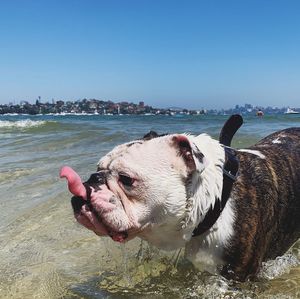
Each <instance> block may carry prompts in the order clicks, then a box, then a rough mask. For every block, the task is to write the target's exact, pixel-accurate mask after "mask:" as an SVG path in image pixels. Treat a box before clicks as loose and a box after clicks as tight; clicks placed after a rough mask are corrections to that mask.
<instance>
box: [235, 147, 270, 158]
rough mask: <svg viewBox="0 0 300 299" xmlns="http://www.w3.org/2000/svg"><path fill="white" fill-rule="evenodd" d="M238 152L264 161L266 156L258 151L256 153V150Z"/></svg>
mask: <svg viewBox="0 0 300 299" xmlns="http://www.w3.org/2000/svg"><path fill="white" fill-rule="evenodd" d="M239 152H243V153H249V154H252V155H255V156H257V157H259V158H261V159H266V156H265V155H264V154H262V153H261V152H260V151H257V150H250V149H240V150H239Z"/></svg>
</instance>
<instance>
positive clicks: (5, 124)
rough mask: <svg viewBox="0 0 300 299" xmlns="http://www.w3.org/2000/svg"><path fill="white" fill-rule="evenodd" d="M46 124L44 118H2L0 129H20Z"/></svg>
mask: <svg viewBox="0 0 300 299" xmlns="http://www.w3.org/2000/svg"><path fill="white" fill-rule="evenodd" d="M45 124H46V121H44V120H31V119H24V120H18V121H11V120H0V129H1V128H3V129H10V128H17V129H18V128H19V129H27V128H34V127H40V126H43V125H45Z"/></svg>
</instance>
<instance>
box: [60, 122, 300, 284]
mask: <svg viewBox="0 0 300 299" xmlns="http://www.w3.org/2000/svg"><path fill="white" fill-rule="evenodd" d="M97 173H98V175H95V174H93V177H92V178H91V179H90V180H88V181H87V182H85V183H81V181H80V178H79V177H78V175H77V174H76V173H75V172H74V171H73V170H71V169H70V168H64V169H63V171H62V175H63V176H65V177H66V178H67V179H68V183H69V189H70V191H71V192H72V193H73V194H74V197H73V199H72V204H73V207H74V214H75V217H76V219H77V220H78V221H79V222H80V223H81V224H82V225H84V226H85V227H87V228H88V229H90V230H92V231H94V232H95V233H96V234H97V235H99V236H110V237H111V238H112V239H113V240H115V241H118V242H125V241H128V240H130V239H132V238H134V237H140V238H142V239H145V240H147V241H148V242H150V243H152V244H154V245H156V246H158V247H160V248H163V249H167V250H172V249H176V248H180V247H185V252H186V257H187V258H189V259H190V260H191V261H192V262H193V263H194V264H195V265H196V266H197V267H201V268H205V269H207V270H209V271H220V272H221V273H222V274H223V275H224V276H225V277H229V278H233V279H237V280H245V279H248V278H252V277H254V276H255V275H256V274H257V272H258V270H259V268H260V265H261V263H262V262H263V261H265V260H267V259H273V258H275V257H276V256H278V255H282V254H283V253H284V252H286V251H287V250H288V249H289V248H290V247H291V246H292V245H293V243H294V242H295V241H297V239H298V238H299V232H300V128H290V129H286V130H283V131H280V132H277V133H274V134H272V135H270V136H268V137H266V138H264V139H263V140H261V141H260V142H258V143H257V144H256V145H254V146H252V147H250V148H248V149H240V150H234V149H231V148H228V147H225V146H223V145H222V144H220V143H219V142H218V141H216V140H214V139H212V138H211V137H210V136H208V135H206V134H201V135H199V136H192V135H187V134H171V135H158V134H156V133H155V134H154V133H153V132H152V134H147V135H146V137H145V138H142V139H140V140H136V141H132V142H129V143H126V144H122V145H119V146H117V147H115V148H114V149H113V150H112V151H111V152H109V153H108V154H107V155H105V156H104V157H103V158H101V159H100V161H99V163H98V168H97ZM99 178H101V179H99Z"/></svg>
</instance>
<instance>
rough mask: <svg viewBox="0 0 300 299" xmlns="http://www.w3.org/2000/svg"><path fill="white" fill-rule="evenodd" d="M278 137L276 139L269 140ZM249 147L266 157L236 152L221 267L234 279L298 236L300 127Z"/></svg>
mask: <svg viewBox="0 0 300 299" xmlns="http://www.w3.org/2000/svg"><path fill="white" fill-rule="evenodd" d="M277 138H279V140H280V143H274V142H272V141H274V140H276V139H277ZM250 149H251V150H256V151H260V152H261V153H262V154H263V155H264V156H265V159H262V158H261V157H258V156H256V155H253V154H249V153H245V152H238V158H239V161H240V168H239V176H238V180H237V182H236V183H235V184H234V187H233V191H232V193H231V198H232V200H233V203H234V207H235V210H236V211H235V215H236V221H235V225H234V232H235V234H234V236H233V237H232V239H231V242H230V245H229V246H228V247H227V248H226V249H225V253H224V259H225V261H226V262H227V265H226V266H225V267H224V268H223V271H222V274H223V275H225V276H227V277H229V278H235V279H238V280H245V279H247V278H251V277H254V276H255V274H256V273H257V271H258V269H259V267H260V265H261V263H262V261H265V260H267V259H274V258H275V257H277V256H280V255H282V254H284V253H285V252H286V251H287V250H288V249H289V247H290V246H291V245H292V244H293V243H294V242H296V241H297V239H298V238H299V237H300V128H290V129H286V130H283V131H280V132H277V133H274V134H271V135H270V136H268V137H266V138H264V139H262V140H261V141H260V142H258V143H257V144H256V145H254V146H253V147H251V148H250Z"/></svg>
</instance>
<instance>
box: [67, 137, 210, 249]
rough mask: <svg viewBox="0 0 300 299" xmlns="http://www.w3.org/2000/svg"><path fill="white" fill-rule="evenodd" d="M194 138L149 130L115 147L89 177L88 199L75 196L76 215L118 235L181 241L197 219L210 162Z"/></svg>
mask: <svg viewBox="0 0 300 299" xmlns="http://www.w3.org/2000/svg"><path fill="white" fill-rule="evenodd" d="M194 141H195V137H193V136H189V135H186V134H173V135H163V136H158V135H157V134H156V133H154V132H151V133H149V134H147V135H145V137H144V138H143V139H141V140H136V141H133V142H129V143H125V144H122V145H119V146H117V147H115V148H114V149H113V150H112V151H111V152H109V153H108V154H107V155H105V156H104V157H103V158H101V159H100V161H99V163H98V169H97V172H96V173H94V174H92V175H91V177H90V179H89V180H88V181H87V182H86V183H85V187H86V189H87V196H86V199H82V198H81V197H78V196H75V197H74V198H73V200H72V205H73V209H74V213H75V217H76V218H77V220H78V221H79V222H80V223H81V224H83V225H84V226H86V227H87V228H89V229H91V230H93V231H94V232H95V233H96V234H98V235H100V236H102V235H109V236H111V237H112V238H113V239H114V240H115V241H119V242H123V241H126V240H130V239H132V238H134V237H135V236H139V237H141V238H143V239H146V240H148V241H149V242H150V243H153V244H154V245H156V246H158V247H162V248H165V249H168V248H169V249H172V248H176V247H181V246H183V245H184V244H185V242H186V241H187V240H186V239H188V238H190V236H191V233H192V231H193V228H194V225H195V223H191V225H189V222H191V217H193V216H191V209H193V208H194V207H192V206H193V205H194V203H193V200H191V198H193V195H194V194H195V193H196V192H198V191H199V190H198V189H199V186H201V184H203V183H205V182H203V181H202V179H203V178H202V173H203V172H205V169H206V167H207V165H208V159H207V157H206V154H205V153H203V151H202V150H200V149H199V147H198V146H197V145H196V142H194ZM207 155H209V151H207ZM75 195H76V194H75ZM208 204H210V203H208ZM208 204H207V205H208ZM199 209H200V212H201V210H202V212H203V210H205V209H206V207H205V206H202V207H201V205H200V208H199ZM199 209H198V210H199ZM198 213H199V212H198ZM198 218H199V217H198ZM197 220H199V219H197ZM193 221H196V220H193Z"/></svg>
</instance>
